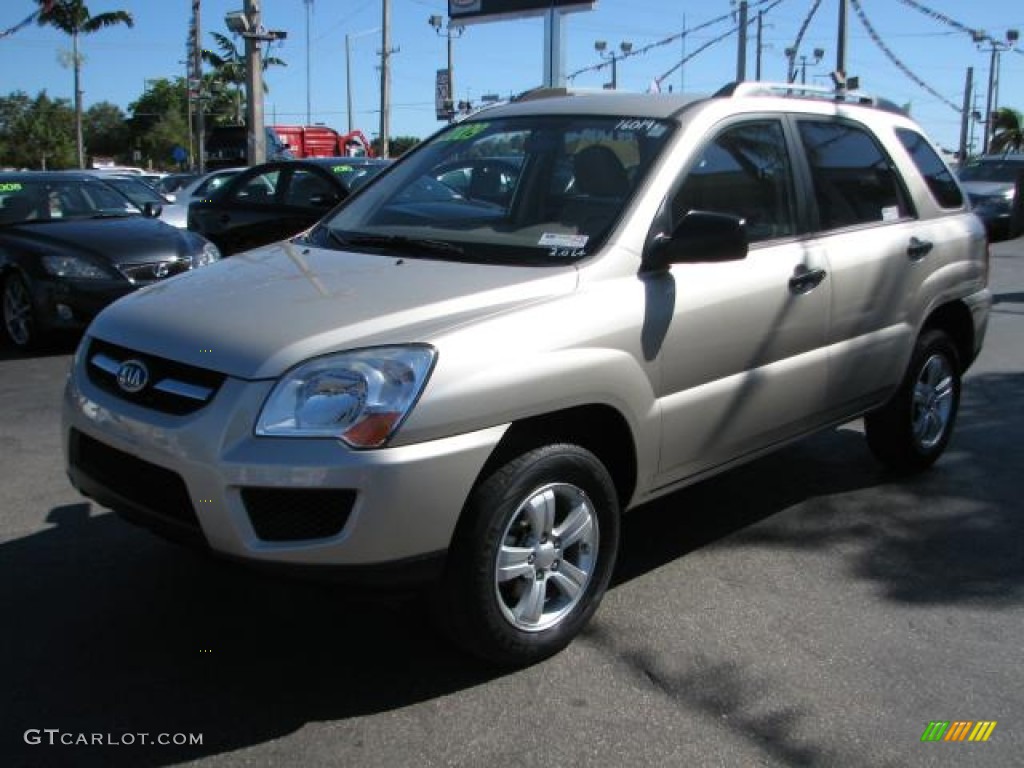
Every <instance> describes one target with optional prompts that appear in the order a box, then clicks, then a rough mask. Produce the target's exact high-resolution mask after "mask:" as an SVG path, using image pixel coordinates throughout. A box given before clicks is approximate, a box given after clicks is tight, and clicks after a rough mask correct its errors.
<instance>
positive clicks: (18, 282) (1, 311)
mask: <svg viewBox="0 0 1024 768" xmlns="http://www.w3.org/2000/svg"><path fill="white" fill-rule="evenodd" d="M0 319H2V321H3V329H4V334H5V335H6V336H7V338H8V340H9V341H10V342H11V344H13V345H14V346H15V347H17V348H18V349H20V350H22V351H23V352H30V351H32V350H34V349H38V348H39V347H40V346H41V345H42V343H43V340H44V339H43V334H42V333H41V332H40V329H39V323H38V321H37V319H36V316H35V307H34V306H33V305H32V293H31V291H30V290H29V287H28V283H26V282H25V278H23V277H22V276H21V275H19V274H18V273H17V272H10V273H8V275H7V276H6V277H5V278H4V279H3V283H2V285H0Z"/></svg>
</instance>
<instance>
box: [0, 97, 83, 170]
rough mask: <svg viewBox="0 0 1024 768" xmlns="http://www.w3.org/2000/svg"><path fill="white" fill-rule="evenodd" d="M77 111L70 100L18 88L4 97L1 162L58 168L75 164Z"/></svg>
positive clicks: (0, 113)
mask: <svg viewBox="0 0 1024 768" xmlns="http://www.w3.org/2000/svg"><path fill="white" fill-rule="evenodd" d="M73 124H74V112H73V111H72V109H71V106H70V104H69V103H68V101H67V99H51V98H50V97H49V96H47V95H46V91H41V92H40V93H39V95H37V96H36V97H35V98H34V99H32V98H30V97H29V96H28V95H27V94H25V93H24V92H22V91H16V92H14V93H12V94H11V95H10V96H9V97H7V98H5V99H0V165H5V166H13V167H15V168H42V169H48V168H51V169H58V168H71V167H73V166H74V157H75V153H74V146H75V145H74V140H73V139H72V133H73Z"/></svg>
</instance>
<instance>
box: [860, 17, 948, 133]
mask: <svg viewBox="0 0 1024 768" xmlns="http://www.w3.org/2000/svg"><path fill="white" fill-rule="evenodd" d="M850 4H851V5H852V6H853V10H854V12H856V14H857V17H858V18H859V19H860V23H861V24H863V25H864V29H866V30H867V33H868V36H869V37H870V38H871V40H872V41H873V42H874V43H875V45H877V46H878V47H879V49H880V50H881V51H882V53H884V54H885V55H886V57H888V59H889V61H891V62H892V63H893V64H895V65H896V68H897V69H899V70H900V72H902V73H903V74H904V75H906V76H907V77H909V78H910V79H911V80H913V81H914V82H915V83H916V84H917V85H918V86H919V87H921V88H923V89H924V90H926V91H928V93H930V94H931V95H932V96H934V97H935V98H937V99H938V100H939V101H941V102H942V103H943V104H945V105H946V106H948V107H949V108H951V109H952V110H954V111H956V112H960V113H962V112H963V108H962V107H960V106H957V105H956V104H954V103H953V102H952V101H950V100H949V99H947V98H946V97H945V96H943V95H942V94H941V93H939V92H938V91H937V90H935V89H934V88H932V87H931V86H930V85H928V83H926V82H925V81H924V80H922V79H921V78H920V77H918V76H917V75H916V74H914V73H913V72H912V71H911V70H910V68H909V67H908V66H907V65H906V64H904V63H903V62H902V61H900V59H899V58H897V56H896V54H895V53H893V52H892V49H891V48H889V46H887V45H886V44H885V42H884V41H883V40H882V38H881V37H880V36H879V34H878V32H876V31H875V28H874V27H873V26H872V25H871V22H870V21H868V17H867V16H866V15H865V14H864V9H863V8H861V5H860V0H850Z"/></svg>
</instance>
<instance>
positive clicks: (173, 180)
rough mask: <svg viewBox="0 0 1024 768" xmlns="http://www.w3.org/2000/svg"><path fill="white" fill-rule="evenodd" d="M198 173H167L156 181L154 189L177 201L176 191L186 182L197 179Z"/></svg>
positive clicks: (189, 182)
mask: <svg viewBox="0 0 1024 768" xmlns="http://www.w3.org/2000/svg"><path fill="white" fill-rule="evenodd" d="M199 176H200V174H199V173H198V171H197V172H192V171H182V172H181V173H169V174H167V175H166V176H164V177H163V178H162V179H160V181H158V182H157V183H156V191H157V192H159V193H160V194H162V195H165V196H167V197H169V198H173V199H174V200H175V201H177V192H178V190H180V189H181V188H182V187H184V186H186V185H187V184H191V183H192V182H193V181H195V180H196V179H198V178H199Z"/></svg>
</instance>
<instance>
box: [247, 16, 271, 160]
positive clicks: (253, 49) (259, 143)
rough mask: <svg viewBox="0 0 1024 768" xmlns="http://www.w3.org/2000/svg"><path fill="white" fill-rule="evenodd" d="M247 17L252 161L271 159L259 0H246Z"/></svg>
mask: <svg viewBox="0 0 1024 768" xmlns="http://www.w3.org/2000/svg"><path fill="white" fill-rule="evenodd" d="M245 18H246V20H247V21H248V28H249V31H248V33H247V34H245V36H244V39H245V98H246V105H245V123H246V126H247V129H248V139H249V140H248V152H247V155H246V156H247V158H248V162H249V165H257V164H259V163H265V162H266V161H267V136H266V133H265V129H264V127H263V55H262V51H261V50H260V42H261V39H260V38H261V37H263V35H262V30H263V17H262V14H261V13H260V6H259V0H245Z"/></svg>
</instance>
